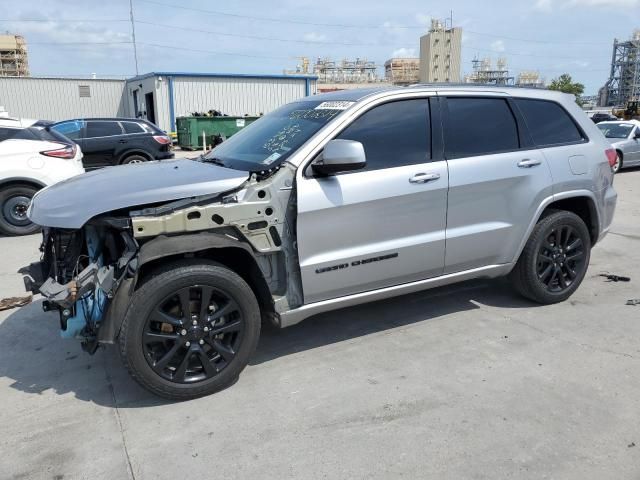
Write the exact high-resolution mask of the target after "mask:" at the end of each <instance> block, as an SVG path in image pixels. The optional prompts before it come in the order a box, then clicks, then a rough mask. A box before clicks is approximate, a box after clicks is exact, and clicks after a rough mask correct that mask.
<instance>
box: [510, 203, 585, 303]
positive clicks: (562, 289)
mask: <svg viewBox="0 0 640 480" xmlns="http://www.w3.org/2000/svg"><path fill="white" fill-rule="evenodd" d="M590 255H591V237H590V235H589V230H588V229H587V226H586V225H585V223H584V221H583V220H582V219H581V218H580V217H578V216H577V215H576V214H574V213H572V212H567V211H556V212H554V213H551V214H550V215H548V216H546V217H544V218H543V219H541V220H540V221H539V222H538V223H537V225H536V226H535V228H534V229H533V232H531V236H530V237H529V240H528V241H527V244H526V245H525V247H524V250H523V251H522V254H521V255H520V258H519V259H518V263H517V264H516V266H515V267H514V269H513V270H512V272H511V273H510V274H509V278H510V280H511V282H512V284H513V286H514V287H515V289H516V290H517V291H518V293H520V294H521V295H522V296H524V297H526V298H528V299H530V300H533V301H534V302H538V303H541V304H543V305H549V304H553V303H558V302H562V301H564V300H566V299H567V298H569V297H570V296H571V295H572V294H573V292H575V291H576V289H577V288H578V287H579V286H580V283H582V280H583V279H584V276H585V274H586V273H587V268H588V266H589V258H590Z"/></svg>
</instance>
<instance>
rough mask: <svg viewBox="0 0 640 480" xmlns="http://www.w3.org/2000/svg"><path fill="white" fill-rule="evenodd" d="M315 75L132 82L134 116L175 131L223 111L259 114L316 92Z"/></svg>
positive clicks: (168, 75)
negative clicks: (195, 117) (182, 122)
mask: <svg viewBox="0 0 640 480" xmlns="http://www.w3.org/2000/svg"><path fill="white" fill-rule="evenodd" d="M316 78H317V77H315V76H311V75H295V76H293V75H248V74H213V73H184V72H154V73H148V74H146V75H141V76H138V77H134V78H131V79H129V80H127V81H126V88H125V95H126V97H127V105H128V108H129V112H130V114H131V116H134V117H139V118H146V119H148V120H150V121H152V122H153V123H155V124H156V125H158V126H159V127H160V128H161V129H163V130H166V131H175V124H176V118H177V117H181V116H188V115H190V114H191V113H193V112H203V111H204V112H206V111H208V110H218V111H220V112H222V113H224V114H227V115H231V116H245V115H250V116H258V115H260V114H264V113H268V112H270V111H272V110H274V109H276V108H278V107H279V106H281V105H284V104H285V103H289V102H292V101H294V100H296V99H298V98H302V97H307V96H309V95H312V94H315V93H316Z"/></svg>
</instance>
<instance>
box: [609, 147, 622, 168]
mask: <svg viewBox="0 0 640 480" xmlns="http://www.w3.org/2000/svg"><path fill="white" fill-rule="evenodd" d="M621 168H622V153H620V152H619V151H617V150H616V163H614V164H613V167H611V170H612V171H613V173H618V172H619V171H620V169H621Z"/></svg>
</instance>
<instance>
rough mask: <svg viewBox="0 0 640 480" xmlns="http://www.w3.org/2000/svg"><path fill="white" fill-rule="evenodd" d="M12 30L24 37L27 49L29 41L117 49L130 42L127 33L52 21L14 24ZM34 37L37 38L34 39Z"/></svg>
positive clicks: (81, 24)
mask: <svg viewBox="0 0 640 480" xmlns="http://www.w3.org/2000/svg"><path fill="white" fill-rule="evenodd" d="M13 30H14V31H19V32H20V33H21V34H22V35H24V36H25V37H26V39H27V47H28V46H29V40H30V39H33V40H32V41H33V42H34V43H43V42H51V43H67V42H74V43H114V44H116V45H113V46H114V47H117V46H118V45H117V44H118V43H122V42H130V41H131V36H130V35H129V33H124V32H118V31H115V30H111V29H109V28H104V27H97V26H96V25H95V24H92V23H73V24H70V23H65V24H61V23H59V22H56V21H53V20H52V21H48V22H41V23H37V22H33V23H20V24H16V26H15V27H14V28H13ZM36 36H37V38H34V37H36Z"/></svg>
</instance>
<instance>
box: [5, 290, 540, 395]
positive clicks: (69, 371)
mask: <svg viewBox="0 0 640 480" xmlns="http://www.w3.org/2000/svg"><path fill="white" fill-rule="evenodd" d="M476 303H480V304H483V305H490V306H495V307H502V308H525V307H531V306H532V304H531V303H530V302H527V301H525V300H523V299H521V298H520V297H518V296H517V295H516V294H515V293H514V292H513V291H512V290H511V288H510V287H509V285H508V284H507V282H506V280H503V279H500V280H492V281H489V280H480V281H470V282H465V283H461V284H458V285H454V286H448V287H441V288H437V289H433V290H428V291H424V292H419V293H414V294H411V295H406V296H402V297H397V298H394V299H390V300H384V301H379V302H374V303H370V304H366V305H361V306H357V307H351V308H347V309H343V310H339V311H335V312H329V313H324V314H321V315H317V316H315V317H313V318H310V319H308V320H306V321H304V322H302V323H300V324H298V325H295V326H292V327H289V328H286V329H284V330H277V329H275V328H273V327H270V326H268V325H265V326H264V328H263V333H262V336H261V339H260V344H259V345H258V350H257V351H256V353H255V354H254V356H253V359H252V360H251V362H250V364H251V365H257V364H262V363H265V362H269V361H270V360H272V359H275V358H279V357H284V356H287V355H291V354H294V353H297V352H302V351H305V350H310V349H313V348H317V347H321V346H324V345H329V344H333V343H338V342H342V341H346V340H351V339H354V338H357V337H362V336H364V335H369V334H372V333H376V332H382V331H385V330H389V329H392V328H397V327H403V326H408V325H413V324H418V323H421V322H428V321H432V320H434V319H437V318H439V317H442V316H445V315H449V314H453V313H457V312H463V311H469V310H474V309H477V308H479V307H478V306H477V304H476ZM2 377H4V378H8V379H9V380H10V386H11V388H14V389H17V390H20V391H22V392H26V393H29V394H33V395H41V394H43V393H44V392H48V391H50V390H52V391H53V392H55V393H56V394H58V395H65V394H73V395H74V396H75V397H76V398H78V399H80V400H85V401H89V402H94V403H96V404H100V405H104V406H114V405H116V394H117V398H118V401H117V406H118V407H119V408H136V407H148V406H156V405H162V404H165V403H167V402H166V401H163V400H161V399H158V398H157V397H155V396H153V395H152V394H149V393H147V392H146V391H144V390H143V389H142V388H141V387H139V386H138V385H137V384H136V383H135V382H134V381H133V380H132V379H131V378H130V377H129V376H128V374H127V373H126V371H125V370H124V368H123V367H122V366H121V364H120V361H119V358H118V354H117V352H116V349H115V348H113V347H110V348H109V347H108V348H105V349H100V350H98V352H97V353H96V354H95V355H94V356H89V355H88V354H86V353H84V352H83V351H82V350H81V348H80V344H79V342H77V341H74V340H65V339H62V338H60V336H59V334H58V320H57V315H56V314H54V313H45V312H43V311H42V305H41V302H39V301H38V302H34V303H32V304H30V305H28V306H25V307H22V308H21V309H19V310H16V311H15V312H13V313H11V314H10V315H9V316H8V317H7V318H6V319H5V320H4V321H3V322H2V323H0V378H2Z"/></svg>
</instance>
